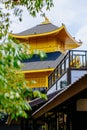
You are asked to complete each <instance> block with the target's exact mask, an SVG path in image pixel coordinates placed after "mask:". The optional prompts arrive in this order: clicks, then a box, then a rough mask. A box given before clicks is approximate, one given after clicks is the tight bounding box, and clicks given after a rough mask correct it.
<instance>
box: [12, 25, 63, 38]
mask: <svg viewBox="0 0 87 130" xmlns="http://www.w3.org/2000/svg"><path fill="white" fill-rule="evenodd" d="M63 28H64V26H61V27H60V28H57V29H56V30H53V31H51V32H45V33H41V34H30V35H26V36H23V35H21V36H20V35H16V34H12V33H9V35H10V36H12V37H14V38H19V39H23V38H33V37H40V36H47V35H52V34H55V33H58V32H60V31H61V30H62V29H63Z"/></svg>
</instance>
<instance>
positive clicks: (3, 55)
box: [0, 40, 46, 119]
mask: <svg viewBox="0 0 87 130" xmlns="http://www.w3.org/2000/svg"><path fill="white" fill-rule="evenodd" d="M28 54H29V48H28V47H27V48H26V46H24V45H22V44H15V43H14V42H13V41H11V40H10V41H8V42H7V43H3V44H1V45H0V112H1V113H4V114H8V115H9V116H10V117H11V119H17V118H18V117H24V118H27V117H28V115H27V111H29V110H31V107H30V105H29V103H28V101H27V99H29V98H30V99H31V98H36V97H40V98H45V99H46V95H44V94H42V93H40V92H39V91H33V90H32V89H31V88H29V86H27V84H28V83H27V82H28V81H26V80H25V77H24V74H23V73H20V72H21V67H22V63H21V60H23V59H25V58H29V57H30V54H29V55H28ZM18 72H19V73H18Z"/></svg>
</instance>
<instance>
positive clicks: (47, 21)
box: [42, 16, 50, 24]
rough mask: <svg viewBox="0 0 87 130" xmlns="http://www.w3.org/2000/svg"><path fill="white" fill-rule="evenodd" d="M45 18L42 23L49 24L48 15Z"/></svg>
mask: <svg viewBox="0 0 87 130" xmlns="http://www.w3.org/2000/svg"><path fill="white" fill-rule="evenodd" d="M44 18H45V21H43V22H42V24H48V23H50V21H49V19H48V18H47V17H46V16H45V17H44Z"/></svg>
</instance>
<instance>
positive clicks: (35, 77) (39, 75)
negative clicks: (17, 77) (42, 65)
mask: <svg viewBox="0 0 87 130" xmlns="http://www.w3.org/2000/svg"><path fill="white" fill-rule="evenodd" d="M50 73H51V72H50V71H49V72H35V73H34V72H33V73H25V78H26V80H27V81H29V83H28V86H29V87H31V88H41V87H45V88H48V75H49V74H50ZM34 82H35V83H34Z"/></svg>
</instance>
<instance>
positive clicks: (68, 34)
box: [64, 26, 81, 47]
mask: <svg viewBox="0 0 87 130" xmlns="http://www.w3.org/2000/svg"><path fill="white" fill-rule="evenodd" d="M64 30H65V32H66V34H67V36H68V37H69V38H70V39H71V40H72V41H73V42H74V43H76V45H77V47H79V46H81V44H80V43H79V42H77V41H76V40H75V38H73V37H72V36H71V35H70V33H69V32H68V31H67V29H66V27H65V26H64Z"/></svg>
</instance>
